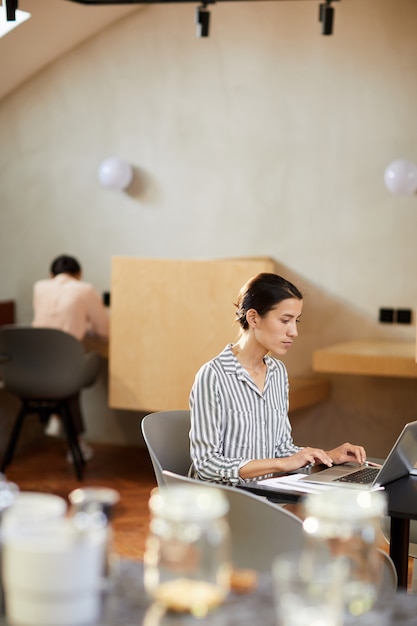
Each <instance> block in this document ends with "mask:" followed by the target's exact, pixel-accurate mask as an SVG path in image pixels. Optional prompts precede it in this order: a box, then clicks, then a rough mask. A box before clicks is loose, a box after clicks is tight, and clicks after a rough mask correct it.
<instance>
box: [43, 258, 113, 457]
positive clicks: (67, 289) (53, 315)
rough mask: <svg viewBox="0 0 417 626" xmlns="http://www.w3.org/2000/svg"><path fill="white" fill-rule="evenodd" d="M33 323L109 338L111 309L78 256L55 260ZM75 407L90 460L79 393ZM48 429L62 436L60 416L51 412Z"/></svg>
mask: <svg viewBox="0 0 417 626" xmlns="http://www.w3.org/2000/svg"><path fill="white" fill-rule="evenodd" d="M32 326H34V327H36V328H56V329H58V330H62V331H64V332H67V333H69V334H71V335H73V336H74V337H75V338H76V339H78V340H80V341H82V340H83V339H84V338H85V337H86V336H87V335H89V336H96V337H98V338H100V339H102V340H103V341H107V340H108V337H109V318H108V315H107V311H106V309H105V307H104V305H103V303H102V300H101V297H100V294H99V293H98V292H97V290H96V289H95V288H94V287H93V285H91V284H89V283H86V282H83V280H82V269H81V265H80V263H79V262H78V261H77V259H75V258H74V257H72V256H68V255H65V254H63V255H61V256H58V257H57V258H56V259H54V260H53V261H52V263H51V266H50V277H49V278H48V279H44V280H39V281H37V282H36V283H35V285H34V287H33V321H32ZM97 358H98V357H97ZM91 382H93V381H91ZM86 384H87V382H86ZM71 409H72V414H73V418H74V423H75V427H76V429H77V434H78V436H79V443H80V447H81V450H82V453H83V456H84V459H85V460H86V461H88V460H89V459H91V458H92V456H93V450H92V448H91V446H90V445H89V444H87V442H86V441H85V440H84V439H82V437H81V436H82V435H83V433H84V431H85V427H84V423H83V419H82V414H81V409H80V398H79V394H77V395H76V396H74V398H73V401H72V403H71ZM45 432H46V433H47V434H48V435H51V436H58V437H59V436H62V423H61V420H60V419H59V416H57V415H51V417H50V419H49V421H48V424H47V426H46V429H45ZM67 458H68V461H69V462H72V456H71V455H70V454H69V455H68V457H67Z"/></svg>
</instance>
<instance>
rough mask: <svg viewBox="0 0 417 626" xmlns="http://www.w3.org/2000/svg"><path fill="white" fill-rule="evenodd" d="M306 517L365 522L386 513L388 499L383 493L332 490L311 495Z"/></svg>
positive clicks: (306, 500) (306, 501) (308, 499)
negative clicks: (364, 520)
mask: <svg viewBox="0 0 417 626" xmlns="http://www.w3.org/2000/svg"><path fill="white" fill-rule="evenodd" d="M304 508H305V512H306V515H307V516H309V517H317V518H321V519H326V520H332V521H335V520H345V521H348V520H352V521H357V520H363V519H368V518H375V517H380V516H381V515H384V514H385V513H386V508H387V499H386V495H385V493H384V492H383V491H366V490H363V491H362V490H357V489H348V488H346V489H330V490H328V491H323V492H320V493H314V494H309V495H308V496H307V497H306V498H305V500H304Z"/></svg>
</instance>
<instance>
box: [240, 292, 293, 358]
mask: <svg viewBox="0 0 417 626" xmlns="http://www.w3.org/2000/svg"><path fill="white" fill-rule="evenodd" d="M302 308H303V301H302V300H298V299H297V298H288V300H282V301H281V302H280V303H279V304H277V305H276V306H275V307H274V308H273V309H271V311H269V312H268V313H267V314H266V315H265V316H264V317H261V316H260V315H259V314H258V313H257V312H256V311H255V312H254V313H255V315H254V316H253V319H252V324H251V328H252V329H253V332H254V337H255V339H256V341H257V342H258V343H259V344H260V345H261V346H263V348H265V350H266V351H268V352H272V353H273V354H276V355H279V356H280V355H284V354H286V353H287V350H288V349H289V348H290V347H291V345H292V342H293V341H294V339H295V338H296V337H297V335H298V331H297V324H298V322H299V321H300V316H301V311H302Z"/></svg>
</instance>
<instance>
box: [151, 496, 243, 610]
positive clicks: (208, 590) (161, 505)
mask: <svg viewBox="0 0 417 626" xmlns="http://www.w3.org/2000/svg"><path fill="white" fill-rule="evenodd" d="M149 508H150V513H151V520H150V526H149V534H148V537H147V540H146V547H145V554H144V586H145V589H146V591H147V592H148V593H149V594H150V595H151V597H152V598H153V599H154V600H155V601H156V602H157V603H159V604H161V605H163V606H164V607H165V608H166V609H170V610H174V611H179V612H182V611H184V612H190V613H192V614H193V615H195V616H198V617H203V616H205V615H206V614H207V612H208V611H209V610H210V609H211V608H214V607H216V606H217V605H219V604H220V603H222V602H223V601H224V599H225V597H226V595H227V593H228V591H229V585H230V569H231V567H230V531H229V525H228V522H227V519H226V514H227V512H228V509H229V503H228V500H227V498H226V496H225V494H224V493H222V491H221V490H220V489H216V488H215V487H208V486H204V485H202V486H200V485H173V486H167V487H160V488H158V489H154V490H153V491H152V494H151V498H150V500H149Z"/></svg>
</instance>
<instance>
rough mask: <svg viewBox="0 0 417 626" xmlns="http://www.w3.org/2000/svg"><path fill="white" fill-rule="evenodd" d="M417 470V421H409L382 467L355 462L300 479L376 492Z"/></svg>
mask: <svg viewBox="0 0 417 626" xmlns="http://www.w3.org/2000/svg"><path fill="white" fill-rule="evenodd" d="M416 467H417V421H415V422H409V423H408V424H406V425H405V426H404V428H403V429H402V431H401V433H400V436H399V437H398V439H397V441H396V442H395V444H394V446H393V447H392V449H391V452H390V453H389V454H388V456H387V458H386V459H385V461H384V464H383V465H382V466H381V467H368V466H364V465H358V464H353V463H346V464H343V465H334V466H333V467H329V468H327V469H323V470H321V471H319V472H316V473H314V474H309V475H307V476H305V477H303V478H302V479H300V480H305V481H308V482H313V483H320V484H328V485H332V486H333V487H350V488H356V489H373V488H375V487H382V486H383V485H386V484H387V483H390V482H392V481H393V480H397V478H402V477H403V476H407V475H408V474H414V472H415V468H416Z"/></svg>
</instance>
